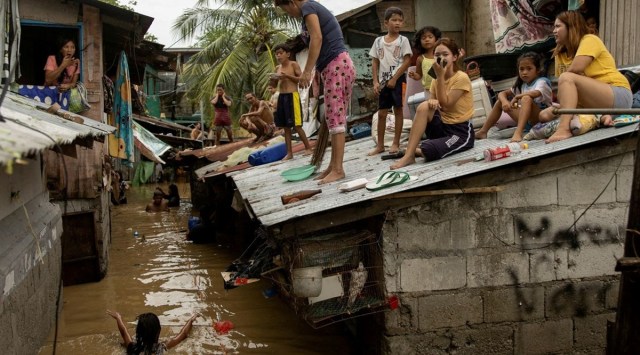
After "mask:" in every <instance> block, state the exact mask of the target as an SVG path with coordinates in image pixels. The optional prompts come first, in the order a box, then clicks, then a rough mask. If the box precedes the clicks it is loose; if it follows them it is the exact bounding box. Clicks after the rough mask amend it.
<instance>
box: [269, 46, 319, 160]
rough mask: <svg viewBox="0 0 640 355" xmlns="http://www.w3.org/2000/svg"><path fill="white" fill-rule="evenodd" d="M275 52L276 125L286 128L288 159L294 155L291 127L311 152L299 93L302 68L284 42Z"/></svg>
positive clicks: (309, 152)
mask: <svg viewBox="0 0 640 355" xmlns="http://www.w3.org/2000/svg"><path fill="white" fill-rule="evenodd" d="M274 52H275V53H276V59H277V60H278V63H280V64H279V65H278V66H277V67H276V74H275V75H274V76H273V79H274V80H278V81H279V86H280V90H279V91H280V94H279V95H278V104H277V109H276V116H275V123H276V126H278V127H282V128H283V129H284V139H285V142H286V144H287V155H286V156H285V157H284V159H283V160H288V159H291V158H292V157H293V150H292V148H291V128H293V129H295V130H296V133H298V136H299V137H300V140H301V141H302V143H303V144H304V149H305V152H306V154H311V145H309V140H307V135H306V134H305V133H304V130H303V129H302V104H301V102H300V94H299V93H298V81H299V80H300V75H302V70H301V69H300V66H299V65H298V63H296V62H295V61H291V60H290V59H289V56H290V54H291V53H290V51H289V49H288V48H287V47H286V46H285V45H284V44H279V45H276V46H275V47H274Z"/></svg>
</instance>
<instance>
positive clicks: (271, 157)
mask: <svg viewBox="0 0 640 355" xmlns="http://www.w3.org/2000/svg"><path fill="white" fill-rule="evenodd" d="M286 155H287V145H286V144H285V143H284V142H283V143H278V144H274V145H272V146H270V147H267V148H264V149H262V150H258V151H255V152H253V153H251V154H250V155H249V164H251V165H253V166H256V165H262V164H268V163H273V162H274V161H278V160H281V159H282V158H284V157H285V156H286Z"/></svg>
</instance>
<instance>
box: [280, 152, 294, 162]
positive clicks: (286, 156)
mask: <svg viewBox="0 0 640 355" xmlns="http://www.w3.org/2000/svg"><path fill="white" fill-rule="evenodd" d="M291 158H293V156H292V155H291V154H287V155H285V157H284V158H282V160H283V161H284V160H291Z"/></svg>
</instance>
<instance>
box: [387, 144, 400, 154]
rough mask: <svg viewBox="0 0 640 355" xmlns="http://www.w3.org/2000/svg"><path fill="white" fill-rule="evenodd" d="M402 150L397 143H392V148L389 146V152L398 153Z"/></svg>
mask: <svg viewBox="0 0 640 355" xmlns="http://www.w3.org/2000/svg"><path fill="white" fill-rule="evenodd" d="M399 151H400V147H399V146H398V145H397V144H392V145H391V148H389V154H396V153H397V152H399Z"/></svg>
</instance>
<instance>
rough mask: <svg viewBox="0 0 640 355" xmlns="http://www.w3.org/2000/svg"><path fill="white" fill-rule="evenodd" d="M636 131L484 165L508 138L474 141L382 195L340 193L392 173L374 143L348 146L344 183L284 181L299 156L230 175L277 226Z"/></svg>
mask: <svg viewBox="0 0 640 355" xmlns="http://www.w3.org/2000/svg"><path fill="white" fill-rule="evenodd" d="M637 128H638V126H637V125H631V126H626V127H622V128H607V129H599V130H595V131H592V132H589V133H587V134H584V135H582V136H578V137H573V138H571V139H567V140H564V141H560V142H556V143H553V144H545V142H544V141H543V140H537V141H530V142H528V143H529V149H527V150H525V151H523V152H522V153H520V154H518V155H515V156H512V157H509V158H505V159H500V160H495V161H491V162H485V161H484V160H482V161H470V160H473V159H474V158H475V157H477V156H479V155H481V154H482V152H483V151H484V150H485V149H488V148H493V147H497V146H500V145H502V144H505V143H507V142H508V141H509V140H508V139H501V140H496V139H485V140H479V141H476V142H475V147H474V148H473V149H470V150H468V151H465V152H462V153H459V154H456V155H453V156H450V157H447V158H444V159H441V160H437V161H432V162H428V163H424V160H423V159H422V158H417V163H416V164H413V165H410V166H407V167H406V168H404V169H402V170H404V171H406V172H408V173H409V174H410V175H411V176H412V177H416V178H417V179H415V180H412V181H408V182H406V183H403V184H401V185H397V186H393V187H389V188H385V189H382V190H378V191H368V190H366V189H360V190H356V191H352V192H347V193H343V192H340V191H338V189H337V187H338V185H340V184H341V183H344V182H347V181H351V180H355V179H358V178H367V179H369V180H370V181H371V180H373V179H374V178H376V177H377V176H379V175H380V174H382V173H384V172H385V171H387V170H389V166H390V165H391V164H392V162H393V161H392V160H381V159H380V156H379V155H378V156H374V157H369V156H367V152H368V151H369V150H371V149H372V148H373V146H374V143H373V142H372V141H371V140H370V139H360V140H356V141H351V142H348V143H347V145H346V147H345V157H344V167H345V170H346V173H347V177H346V179H344V180H341V181H339V182H335V183H331V184H327V185H321V186H318V185H317V181H315V180H312V179H307V180H304V181H299V182H288V181H285V180H284V179H283V178H282V177H281V176H280V172H282V171H284V170H286V169H290V168H294V167H298V166H302V165H306V164H308V163H309V157H308V156H307V157H305V156H300V155H298V156H296V157H295V158H294V159H293V160H289V161H285V162H276V163H271V164H268V165H262V166H257V167H253V168H250V169H246V170H243V171H239V172H233V173H230V174H229V176H231V177H232V179H233V180H234V182H235V184H236V186H237V188H238V190H239V192H240V194H241V195H242V197H243V199H244V200H245V201H246V203H247V204H248V205H249V206H250V208H251V211H252V212H253V214H254V215H255V216H256V218H258V219H259V220H260V222H261V223H262V224H264V225H266V226H273V225H277V224H280V223H283V222H286V221H288V220H291V219H294V218H298V217H303V216H309V215H313V214H315V213H319V212H324V211H328V210H332V209H335V208H340V207H344V206H347V205H350V204H355V203H359V202H363V201H367V200H371V199H374V198H377V197H381V196H386V195H390V194H393V193H397V192H402V191H406V190H411V189H414V188H418V187H424V186H427V185H431V184H435V183H438V182H442V181H447V180H450V179H454V178H458V177H462V176H466V175H471V174H475V173H478V172H482V171H486V170H491V169H496V168H499V167H502V166H506V165H510V164H514V163H518V162H521V161H524V160H528V159H534V158H538V157H541V156H544V155H548V154H553V153H557V152H562V151H565V150H568V149H572V148H575V147H578V146H582V145H588V144H590V143H593V142H596V141H601V140H605V139H608V138H612V137H616V136H622V135H627V134H630V133H631V132H633V131H635V130H637ZM330 154H331V151H330V148H328V149H327V152H326V154H325V159H324V164H323V165H322V167H321V169H320V170H319V171H322V170H324V169H325V168H326V166H327V165H328V161H329V156H330ZM318 188H320V189H322V193H320V194H317V195H315V196H313V197H311V198H309V199H307V200H303V201H300V202H296V203H292V204H288V205H283V204H282V202H281V200H280V196H281V195H284V194H288V193H292V192H297V191H301V190H312V189H318Z"/></svg>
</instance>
